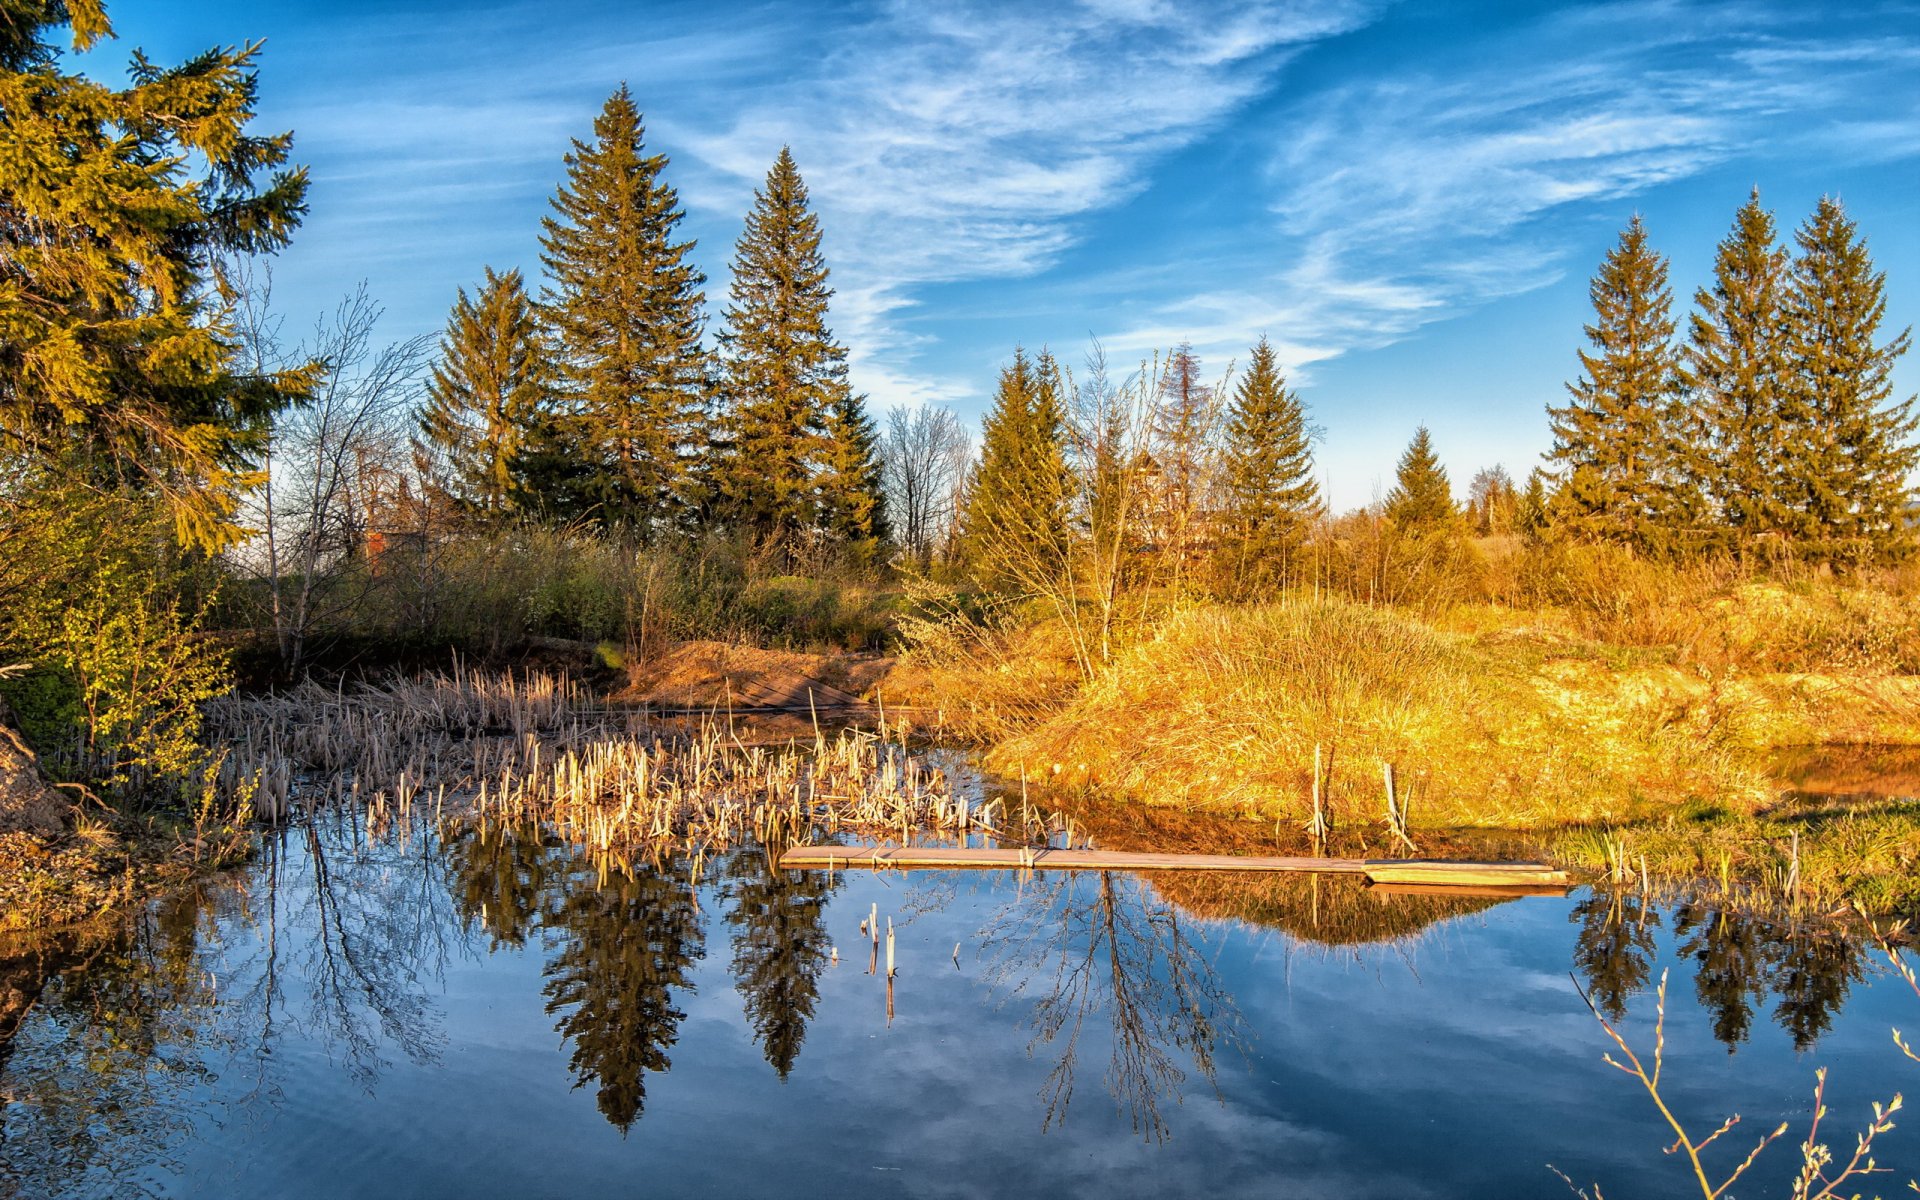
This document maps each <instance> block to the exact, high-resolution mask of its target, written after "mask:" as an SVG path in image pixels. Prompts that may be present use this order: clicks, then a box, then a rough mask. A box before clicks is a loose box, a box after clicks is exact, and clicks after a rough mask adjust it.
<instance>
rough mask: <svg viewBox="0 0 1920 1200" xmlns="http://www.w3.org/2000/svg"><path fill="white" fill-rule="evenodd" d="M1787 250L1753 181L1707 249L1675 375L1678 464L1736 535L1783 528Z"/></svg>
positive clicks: (1745, 539) (1739, 540) (1736, 538)
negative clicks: (1684, 411) (1679, 393)
mask: <svg viewBox="0 0 1920 1200" xmlns="http://www.w3.org/2000/svg"><path fill="white" fill-rule="evenodd" d="M1786 285H1787V253H1786V251H1785V250H1784V249H1782V248H1780V247H1779V246H1777V245H1776V244H1775V241H1774V225H1773V214H1772V213H1769V212H1768V211H1767V210H1766V209H1764V208H1762V207H1760V190H1759V189H1758V188H1755V189H1754V191H1753V194H1752V196H1751V198H1749V199H1748V201H1747V203H1746V204H1745V205H1743V206H1741V209H1740V211H1739V213H1738V214H1737V215H1736V216H1735V217H1734V222H1733V229H1732V231H1731V232H1730V233H1728V234H1727V236H1726V238H1725V239H1724V240H1723V241H1721V243H1720V248H1719V252H1718V253H1717V254H1716V255H1715V256H1714V264H1713V286H1712V287H1711V288H1705V287H1703V288H1701V289H1700V290H1699V291H1698V292H1696V293H1695V294H1694V304H1695V306H1696V307H1697V309H1698V311H1696V312H1695V313H1694V314H1693V318H1692V321H1691V325H1690V336H1689V338H1688V341H1687V345H1686V348H1685V350H1684V351H1683V354H1682V360H1681V380H1682V382H1683V383H1684V385H1685V386H1686V387H1687V388H1688V390H1689V392H1690V401H1691V404H1690V407H1689V409H1688V416H1687V421H1686V424H1687V429H1688V432H1689V434H1690V435H1691V436H1688V437H1686V438H1683V439H1681V440H1680V442H1679V449H1680V452H1681V456H1682V457H1681V466H1682V469H1683V470H1684V471H1685V472H1686V474H1687V475H1688V476H1690V477H1691V479H1692V480H1693V481H1694V483H1695V485H1696V486H1697V487H1698V489H1699V491H1700V493H1701V495H1702V497H1703V498H1704V499H1705V501H1706V503H1707V504H1708V505H1709V506H1710V510H1711V513H1712V516H1713V519H1714V520H1715V521H1716V523H1717V524H1719V525H1720V526H1722V527H1723V528H1724V529H1725V530H1726V531H1727V532H1728V534H1729V536H1730V538H1731V540H1732V541H1733V542H1734V543H1735V544H1736V545H1747V544H1750V543H1751V542H1752V540H1753V539H1754V538H1755V537H1758V536H1762V535H1765V534H1769V533H1776V532H1779V531H1782V530H1784V529H1785V528H1786V527H1787V524H1788V514H1787V512H1786V510H1785V509H1784V507H1783V504H1782V499H1783V495H1782V488H1783V486H1784V484H1785V483H1786V480H1785V479H1783V473H1785V472H1786V470H1787V464H1786V463H1785V462H1784V461H1783V457H1782V456H1783V453H1784V450H1785V445H1784V433H1785V431H1784V430H1783V429H1782V428H1781V403H1782V394H1781V388H1782V387H1783V386H1784V385H1785V384H1787V383H1788V382H1789V379H1790V375H1791V372H1790V370H1789V367H1788V357H1787V351H1788V346H1787V328H1786V321H1785V310H1784V305H1783V302H1784V300H1785V292H1786Z"/></svg>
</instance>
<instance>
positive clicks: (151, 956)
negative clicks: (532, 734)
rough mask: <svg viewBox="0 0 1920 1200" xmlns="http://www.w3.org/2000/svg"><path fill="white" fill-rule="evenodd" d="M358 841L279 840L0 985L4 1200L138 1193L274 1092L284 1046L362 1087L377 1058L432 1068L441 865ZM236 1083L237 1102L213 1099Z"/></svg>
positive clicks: (334, 821)
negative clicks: (186, 1148) (209, 1131)
mask: <svg viewBox="0 0 1920 1200" xmlns="http://www.w3.org/2000/svg"><path fill="white" fill-rule="evenodd" d="M361 834H362V830H361V828H360V826H359V825H358V824H357V822H356V821H355V819H353V818H351V817H338V818H336V817H328V818H323V819H317V820H316V821H314V822H311V823H309V824H308V825H306V826H304V827H300V828H295V829H283V830H280V831H276V832H275V833H273V834H269V835H267V836H265V837H264V838H263V840H262V843H261V846H260V853H259V855H258V856H257V857H256V859H255V861H254V864H253V866H252V867H251V868H250V873H249V876H248V878H247V879H246V880H245V881H244V883H241V882H236V881H233V880H211V881H203V882H202V883H200V884H198V885H196V886H193V887H188V888H184V889H181V890H178V891H175V892H172V893H169V894H168V895H166V896H165V897H163V898H162V899H160V900H159V901H157V902H155V903H154V904H152V905H150V906H148V907H147V908H145V909H143V910H141V911H139V912H136V913H133V914H131V915H129V916H127V917H125V918H123V919H121V920H118V921H116V922H114V923H112V924H111V925H108V926H103V927H100V928H99V929H97V930H95V931H92V932H89V933H87V934H84V935H81V934H72V933H69V934H63V935H60V936H58V937H56V938H54V939H51V940H49V941H45V942H42V943H41V944H40V946H39V947H38V948H37V949H36V951H35V952H34V953H33V954H31V955H29V956H27V957H26V958H25V959H23V960H21V962H19V963H17V964H15V965H16V966H17V967H18V968H19V969H17V970H6V969H0V975H5V976H6V977H8V978H9V980H10V981H11V982H9V983H8V984H7V985H6V986H5V987H0V996H5V997H7V999H5V1000H4V1001H0V1004H4V1008H5V1009H6V1012H7V1015H6V1019H5V1020H4V1021H0V1094H4V1095H5V1096H7V1097H9V1100H8V1102H7V1103H6V1105H5V1107H4V1108H3V1109H0V1194H12V1193H13V1192H18V1194H21V1195H53V1194H68V1193H72V1194H83V1195H113V1196H122V1195H136V1194H139V1193H140V1192H141V1191H143V1190H145V1189H146V1188H149V1187H151V1186H153V1184H152V1183H151V1182H150V1181H151V1180H153V1179H155V1178H157V1177H159V1176H160V1175H161V1173H162V1172H164V1171H165V1170H167V1169H169V1168H171V1167H173V1166H174V1165H175V1162H174V1158H175V1155H176V1153H177V1148H178V1147H180V1146H182V1145H185V1144H187V1143H188V1142H189V1141H190V1139H191V1138H192V1137H193V1135H194V1131H195V1124H196V1121H197V1120H199V1119H200V1116H201V1114H203V1113H207V1112H209V1102H210V1100H211V1099H212V1098H213V1097H214V1096H216V1095H221V1096H222V1099H229V1098H230V1099H234V1100H236V1101H238V1102H245V1101H250V1100H254V1099H258V1098H259V1097H261V1096H263V1095H266V1096H274V1095H277V1094H279V1092H280V1090H281V1088H280V1084H279V1081H278V1068H277V1063H278V1061H279V1060H278V1059H277V1058H276V1057H275V1047H276V1044H277V1043H278V1042H279V1041H280V1040H281V1039H282V1038H283V1037H284V1036H285V1034H286V1033H287V1032H288V1031H289V1030H292V1031H296V1032H297V1033H298V1034H299V1035H300V1036H303V1037H305V1038H310V1039H312V1040H314V1041H315V1042H317V1043H318V1044H319V1046H320V1048H321V1049H322V1050H323V1051H324V1052H326V1053H327V1054H328V1055H329V1056H330V1057H332V1059H333V1061H334V1062H335V1063H336V1064H337V1065H339V1066H340V1067H341V1068H342V1069H343V1070H345V1071H346V1073H347V1074H348V1075H349V1076H350V1077H351V1078H354V1079H355V1080H357V1081H358V1082H360V1083H361V1084H362V1085H363V1086H369V1087H370V1086H372V1084H373V1082H374V1080H375V1079H376V1078H377V1076H378V1073H379V1071H380V1070H381V1069H382V1068H383V1067H384V1066H385V1065H386V1057H385V1056H386V1054H387V1053H388V1052H389V1051H390V1050H394V1049H397V1050H398V1051H399V1052H400V1053H402V1054H403V1055H405V1056H406V1057H407V1058H409V1059H411V1060H413V1061H416V1062H429V1061H432V1060H433V1059H434V1058H435V1057H436V1056H437V1054H438V1052H439V1046H440V1031H439V1027H438V1019H437V1014H436V1012H435V1011H434V1008H433V1006H432V1003H431V1000H430V995H429V991H428V988H427V986H426V985H427V982H428V980H429V979H431V978H433V977H435V976H437V974H438V972H439V970H440V969H441V967H442V966H444V963H445V960H446V956H447V954H448V953H449V952H450V950H451V946H450V944H449V942H448V936H449V935H448V930H449V929H450V928H452V926H451V924H450V921H449V912H448V908H449V905H448V899H447V891H446V888H445V887H444V885H443V884H442V882H441V880H440V876H439V872H438V870H437V869H436V868H435V867H434V866H433V865H432V864H433V859H432V857H431V856H432V855H433V854H434V853H435V852H436V850H435V847H434V846H433V845H431V843H430V842H429V843H422V842H419V841H412V842H399V841H396V842H393V843H390V844H368V843H367V842H366V841H365V840H364V839H363V838H362V836H361ZM75 939H79V940H78V941H76V940H75ZM36 971H37V972H38V976H37V978H35V977H34V976H33V975H32V974H31V972H36ZM239 1068H245V1069H251V1070H252V1071H253V1072H255V1076H254V1079H253V1086H252V1088H251V1089H250V1090H244V1091H243V1090H240V1089H231V1088H230V1089H227V1090H226V1092H225V1094H224V1095H222V1093H216V1092H215V1091H214V1090H213V1088H214V1085H215V1084H216V1083H218V1082H220V1074H221V1073H227V1074H231V1073H233V1072H234V1071H235V1070H236V1069H239ZM245 1081H246V1080H245V1076H242V1077H241V1079H240V1080H239V1081H238V1082H240V1083H242V1084H243V1085H244V1083H245ZM10 1189H11V1190H10Z"/></svg>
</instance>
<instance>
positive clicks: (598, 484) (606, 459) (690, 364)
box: [540, 84, 709, 537]
mask: <svg viewBox="0 0 1920 1200" xmlns="http://www.w3.org/2000/svg"><path fill="white" fill-rule="evenodd" d="M593 137H594V140H593V144H592V145H588V144H586V143H584V142H581V141H579V140H577V139H576V140H575V141H574V143H573V151H572V153H570V154H568V155H567V156H566V160H565V161H566V166H567V181H566V183H565V184H564V185H562V186H561V188H560V190H559V192H558V193H557V194H556V195H555V196H554V198H553V207H554V212H555V215H554V216H551V217H548V218H546V219H545V220H544V221H543V223H542V224H543V228H544V233H543V234H542V236H541V239H540V245H541V249H542V255H541V259H542V261H543V262H544V263H545V264H546V267H547V272H548V274H549V276H550V277H551V280H552V284H551V287H550V288H549V289H548V290H547V292H546V293H545V295H544V297H543V303H544V306H545V309H546V311H547V313H548V315H549V318H550V320H551V322H552V326H553V331H554V337H555V341H556V342H557V350H558V352H559V361H560V368H561V372H562V377H563V382H564V385H565V392H566V399H565V406H564V408H563V409H562V411H561V414H560V416H559V418H558V419H557V420H556V421H555V423H554V426H553V428H552V430H551V431H550V432H551V436H552V438H553V439H554V440H555V442H556V443H557V445H556V446H555V448H554V453H556V454H557V455H559V456H561V458H562V460H563V461H564V459H565V458H566V457H567V456H572V457H574V458H575V459H576V460H577V461H580V462H582V463H585V464H587V468H588V469H587V474H586V478H585V480H584V483H583V489H582V490H583V493H584V494H583V495H582V496H581V497H579V498H580V499H582V500H586V501H587V502H589V503H591V504H592V505H593V506H594V508H595V511H596V513H597V515H598V516H599V518H600V519H601V520H603V521H605V522H608V523H612V524H621V525H625V526H628V527H631V528H632V529H634V530H635V531H636V532H637V533H639V534H640V535H641V536H642V537H646V536H650V535H651V534H652V533H653V532H654V531H656V530H659V529H662V528H665V527H667V526H669V525H671V524H673V523H674V522H675V521H676V520H678V519H679V518H680V517H681V516H682V515H683V509H684V506H685V503H686V500H687V490H688V479H687V476H688V471H687V463H686V459H687V457H688V456H689V454H690V453H691V451H692V449H693V447H695V446H697V445H698V444H699V442H700V440H701V438H702V430H701V429H700V425H701V418H702V414H703V411H704V405H705V401H706V394H707V389H708V387H709V380H708V378H707V361H706V353H705V351H704V350H703V349H702V347H701V344H700V338H701V331H702V328H703V326H704V322H705V318H704V317H703V316H702V312H701V306H702V304H703V303H704V300H705V297H704V296H703V295H702V293H701V291H700V286H701V284H703V283H705V282H706V277H705V276H704V275H702V274H701V273H700V272H699V270H698V269H696V268H695V267H694V265H693V263H692V262H691V261H690V260H689V259H688V255H689V253H690V252H691V251H692V250H693V243H692V242H676V241H674V237H675V232H676V230H677V228H678V226H679V224H680V219H681V217H682V216H683V215H684V214H683V213H682V212H681V209H680V199H679V196H678V194H677V193H675V191H674V189H673V188H671V187H670V186H668V185H667V183H666V182H665V180H664V179H663V178H662V171H663V169H664V168H665V166H666V162H667V159H666V156H665V155H664V154H647V153H646V150H645V130H644V129H643V127H642V125H641V120H640V112H639V110H638V109H637V108H635V107H634V103H633V97H632V95H631V94H629V92H628V91H627V88H626V86H625V85H624V84H623V85H622V86H621V88H620V90H619V91H617V92H615V93H614V94H613V95H612V96H610V97H608V99H607V103H606V106H605V107H604V108H603V109H602V110H601V113H600V115H599V116H598V117H597V118H595V119H594V122H593ZM548 507H550V508H552V507H557V506H555V505H553V504H551V503H549V505H548Z"/></svg>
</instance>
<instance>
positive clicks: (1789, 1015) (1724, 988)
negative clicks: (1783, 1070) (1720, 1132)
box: [1573, 892, 1865, 1052]
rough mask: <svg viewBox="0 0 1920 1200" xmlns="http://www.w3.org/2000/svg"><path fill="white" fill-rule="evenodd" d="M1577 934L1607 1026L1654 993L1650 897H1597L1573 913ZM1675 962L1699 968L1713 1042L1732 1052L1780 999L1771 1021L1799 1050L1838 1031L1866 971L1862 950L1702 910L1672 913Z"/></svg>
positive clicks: (1654, 919) (1583, 968)
mask: <svg viewBox="0 0 1920 1200" xmlns="http://www.w3.org/2000/svg"><path fill="white" fill-rule="evenodd" d="M1573 919H1574V920H1575V921H1577V922H1579V924H1580V935H1579V937H1578V939H1577V941H1576V944H1575V949H1574V962H1575V966H1576V969H1577V970H1578V971H1579V972H1580V973H1581V974H1582V975H1584V976H1585V977H1586V981H1587V987H1588V991H1589V993H1590V994H1591V997H1592V999H1593V1003H1594V1007H1596V1008H1598V1009H1599V1010H1600V1012H1601V1013H1602V1014H1603V1015H1604V1016H1606V1017H1607V1018H1608V1019H1609V1020H1618V1019H1620V1018H1621V1017H1622V1016H1623V1015H1625V1013H1626V1008H1627V1001H1628V1000H1629V999H1631V998H1632V996H1633V995H1634V994H1635V993H1637V992H1639V991H1641V990H1642V989H1644V988H1645V987H1646V986H1647V982H1648V979H1649V977H1650V975H1651V973H1652V962H1653V956H1654V931H1655V930H1656V929H1658V928H1659V924H1660V916H1659V913H1658V912H1657V911H1655V910H1654V909H1653V908H1652V906H1651V905H1649V904H1648V903H1647V902H1646V900H1645V899H1644V898H1643V897H1640V896H1637V895H1633V894H1630V893H1626V892H1595V893H1593V894H1592V895H1590V896H1588V897H1587V898H1586V899H1583V900H1581V901H1580V902H1579V903H1578V904H1576V905H1575V906H1574V909H1573ZM1673 930H1674V935H1675V937H1676V939H1677V940H1678V942H1677V949H1678V952H1679V953H1680V954H1682V955H1684V956H1687V957H1690V958H1692V959H1693V960H1694V980H1693V987H1694V994H1695V996H1696V997H1697V998H1698V999H1699V1002H1700V1006H1701V1007H1702V1008H1703V1009H1705V1010H1706V1011H1707V1013H1708V1014H1709V1015H1710V1016H1711V1017H1712V1020H1713V1036H1714V1037H1715V1038H1717V1039H1719V1041H1720V1042H1721V1043H1723V1044H1724V1045H1725V1046H1726V1047H1727V1049H1728V1051H1729V1052H1731V1051H1733V1050H1736V1049H1738V1048H1739V1046H1740V1045H1741V1044H1742V1043H1744V1042H1745V1041H1747V1039H1748V1038H1749V1037H1750V1036H1751V1034H1752V1029H1753V1017H1754V1014H1755V1013H1756V1012H1758V1011H1759V1009H1760V1006H1761V1004H1763V1003H1764V1002H1765V1001H1766V998H1767V997H1768V996H1769V995H1771V996H1773V998H1774V1001H1775V1003H1774V1008H1773V1017H1774V1020H1775V1021H1776V1022H1777V1023H1778V1024H1779V1026H1780V1027H1781V1028H1782V1029H1783V1030H1785V1031H1786V1033H1787V1035H1788V1036H1789V1037H1791V1038H1792V1039H1793V1044H1794V1048H1795V1049H1797V1050H1806V1049H1809V1048H1810V1047H1812V1046H1813V1045H1814V1043H1815V1042H1817V1041H1818V1040H1819V1039H1820V1038H1821V1036H1823V1035H1824V1034H1825V1033H1826V1032H1827V1031H1828V1030H1829V1029H1831V1028H1832V1027H1833V1021H1834V1018H1835V1016H1837V1015H1838V1014H1839V1012H1840V1009H1841V1008H1842V1007H1843V1006H1844V1005H1845V1004H1846V1001H1847V996H1848V993H1849V992H1850V991H1851V989H1852V986H1853V984H1854V982H1855V981H1856V980H1858V979H1860V978H1861V977H1862V975H1863V973H1864V971H1865V963H1864V960H1863V956H1862V953H1861V949H1860V947H1859V946H1858V945H1856V944H1855V943H1853V942H1850V941H1848V940H1847V939H1846V938H1844V937H1841V936H1837V935H1821V934H1815V933H1811V932H1808V931H1807V930H1804V929H1798V928H1795V927H1794V926H1792V925H1789V924H1784V923H1781V922H1776V921H1769V920H1767V919H1765V918H1764V917H1760V916H1755V915H1751V914H1745V913H1740V912H1735V911H1729V910H1727V909H1724V908H1717V907H1714V906H1713V905H1711V904H1709V903H1707V902H1705V901H1698V900H1689V901H1685V902H1683V903H1681V904H1679V905H1677V906H1676V907H1675V908H1674V911H1673Z"/></svg>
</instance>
